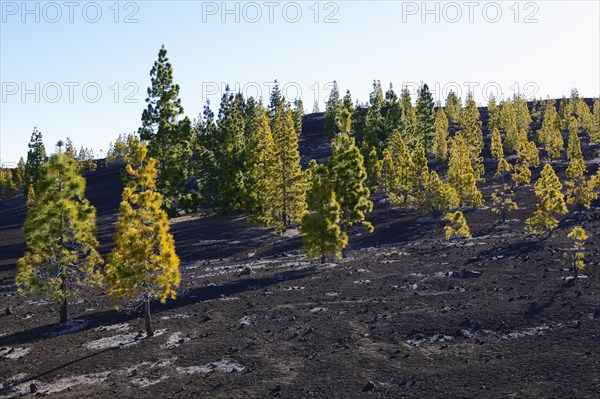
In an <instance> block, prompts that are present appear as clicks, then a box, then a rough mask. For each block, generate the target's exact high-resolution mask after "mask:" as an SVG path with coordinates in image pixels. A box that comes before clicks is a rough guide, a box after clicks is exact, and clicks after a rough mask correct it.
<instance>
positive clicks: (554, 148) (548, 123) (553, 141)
mask: <svg viewBox="0 0 600 399" xmlns="http://www.w3.org/2000/svg"><path fill="white" fill-rule="evenodd" d="M560 128H561V124H560V117H559V115H558V112H556V108H555V106H554V102H552V101H549V102H548V103H547V104H546V109H545V112H544V121H543V122H542V127H541V129H540V131H539V132H538V137H539V140H540V141H541V142H542V143H543V144H544V147H545V148H546V153H547V154H548V158H549V159H550V160H552V159H554V158H559V157H560V152H561V151H562V150H563V149H564V146H565V144H564V141H563V137H562V134H561V132H560Z"/></svg>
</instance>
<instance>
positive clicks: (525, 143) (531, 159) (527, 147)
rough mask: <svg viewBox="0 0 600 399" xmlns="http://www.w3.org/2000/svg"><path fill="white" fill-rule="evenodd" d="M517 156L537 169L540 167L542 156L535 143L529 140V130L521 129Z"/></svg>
mask: <svg viewBox="0 0 600 399" xmlns="http://www.w3.org/2000/svg"><path fill="white" fill-rule="evenodd" d="M517 156H518V157H519V158H520V159H522V160H523V162H526V163H527V164H528V165H531V166H533V167H535V168H537V167H538V166H540V155H539V152H538V149H537V146H536V145H535V143H534V142H533V141H529V140H528V139H527V130H525V129H521V131H520V132H519V141H518V144H517Z"/></svg>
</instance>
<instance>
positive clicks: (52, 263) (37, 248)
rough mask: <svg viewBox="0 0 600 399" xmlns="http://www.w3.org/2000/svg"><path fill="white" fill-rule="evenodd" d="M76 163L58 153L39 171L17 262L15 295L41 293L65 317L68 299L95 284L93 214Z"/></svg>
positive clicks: (98, 261) (96, 263)
mask: <svg viewBox="0 0 600 399" xmlns="http://www.w3.org/2000/svg"><path fill="white" fill-rule="evenodd" d="M76 170H77V166H76V161H75V160H74V159H73V158H72V157H69V156H67V155H65V154H64V153H63V152H62V142H59V152H58V153H57V154H54V155H52V156H51V157H50V159H49V160H48V162H47V163H46V164H44V165H43V166H42V167H41V168H40V169H39V175H38V176H37V177H38V182H37V199H36V205H35V206H34V207H30V208H29V213H28V214H27V218H26V219H25V224H24V226H23V231H24V235H25V243H26V244H27V252H26V253H25V255H24V256H23V257H22V258H21V259H19V261H18V262H17V269H18V274H17V277H16V280H15V281H16V283H17V285H18V286H20V288H19V292H21V293H25V294H32V293H39V294H42V295H47V296H48V297H50V298H51V300H52V301H54V302H56V303H57V304H59V305H60V322H61V323H65V322H66V321H67V318H68V300H69V298H71V297H73V296H75V295H76V294H77V292H78V289H79V288H80V287H81V286H84V285H86V284H89V283H90V282H98V281H99V274H98V271H97V270H96V266H99V265H100V264H102V258H101V257H100V255H99V254H98V252H97V251H96V247H97V246H98V241H97V240H96V237H95V233H96V210H95V208H94V207H93V206H92V205H90V203H89V201H88V200H87V199H85V197H84V193H85V179H84V178H83V177H81V176H80V175H78V174H77V172H76Z"/></svg>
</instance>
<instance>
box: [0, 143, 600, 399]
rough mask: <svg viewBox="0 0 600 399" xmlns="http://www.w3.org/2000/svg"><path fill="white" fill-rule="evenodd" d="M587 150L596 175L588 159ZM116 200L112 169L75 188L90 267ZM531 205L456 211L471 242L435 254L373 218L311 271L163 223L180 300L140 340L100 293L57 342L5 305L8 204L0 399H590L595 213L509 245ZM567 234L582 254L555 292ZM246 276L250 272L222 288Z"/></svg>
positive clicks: (188, 225)
mask: <svg viewBox="0 0 600 399" xmlns="http://www.w3.org/2000/svg"><path fill="white" fill-rule="evenodd" d="M326 141H327V140H321V141H318V146H322V144H323V143H325V142H326ZM305 144H306V143H305ZM313 147H314V146H313ZM586 148H587V149H586V151H587V155H586V156H587V157H588V158H587V159H592V162H591V163H590V164H589V165H588V168H589V169H590V172H595V170H596V168H597V164H598V158H597V152H598V147H595V148H593V147H589V146H588V147H586ZM318 151H320V150H318V149H317V150H315V152H318ZM486 166H487V169H488V172H489V173H493V170H492V169H493V165H486ZM557 169H559V171H560V170H563V169H564V166H563V167H562V168H557ZM540 170H541V168H538V169H537V170H536V171H534V178H535V177H537V175H538V174H539V171H540ZM559 173H562V172H559ZM492 184H493V183H491V180H490V179H488V182H487V183H486V184H485V185H484V186H483V188H482V191H483V194H484V196H485V197H486V199H488V200H489V196H490V194H491V191H492V190H493V186H492ZM119 195H120V183H119V178H118V171H117V170H116V169H102V170H101V171H99V172H97V173H95V174H93V175H90V176H89V178H88V197H89V198H90V200H91V201H92V202H93V204H94V205H95V206H96V207H97V210H98V231H99V237H100V240H101V243H102V247H101V249H102V253H103V254H106V253H107V251H108V250H109V249H110V243H111V236H112V234H113V232H114V228H113V224H114V221H115V219H116V209H117V205H118V202H119ZM376 199H377V198H376ZM534 201H535V198H533V195H532V188H531V187H526V188H525V189H522V190H520V191H519V192H518V202H519V205H520V207H521V209H520V211H518V212H517V213H515V214H513V215H511V216H510V220H509V221H508V222H507V223H505V224H498V225H494V220H495V219H496V218H495V216H494V215H493V214H492V213H491V211H490V210H489V209H487V208H483V209H480V210H477V211H472V210H466V211H465V215H466V217H467V220H468V222H469V224H470V227H471V232H472V233H473V239H467V240H455V241H450V242H447V241H445V240H443V223H442V222H441V221H439V220H435V219H424V218H421V217H420V215H418V214H416V213H414V212H406V211H400V210H394V209H392V210H389V211H386V210H385V208H384V206H383V205H382V204H381V203H380V202H379V201H377V202H378V203H377V206H376V209H375V211H374V212H373V213H372V214H371V215H370V220H371V221H372V222H373V223H374V225H375V232H374V233H373V234H368V233H366V232H364V231H361V230H359V229H357V230H353V231H352V232H351V243H350V247H349V251H348V253H347V257H346V258H345V259H343V260H341V261H336V262H333V263H327V264H324V265H321V264H313V263H310V262H308V261H307V260H306V259H305V258H304V255H303V251H302V246H301V239H300V237H299V236H298V235H297V232H295V231H293V230H292V231H289V232H288V233H287V234H286V235H285V236H275V235H273V234H272V233H271V232H270V230H268V229H265V228H261V227H257V226H255V225H252V224H250V223H248V222H247V221H246V220H245V218H244V217H243V215H236V216H232V217H228V218H226V217H222V216H207V217H200V216H196V217H190V216H186V217H181V218H178V219H175V220H173V221H172V231H173V233H174V235H175V239H176V243H177V251H178V253H179V255H180V257H181V259H182V266H181V269H182V272H183V283H182V287H181V289H180V292H179V296H178V299H177V300H176V301H169V302H167V304H166V305H160V304H156V305H155V306H154V322H155V328H156V329H157V330H158V334H157V336H156V337H154V338H150V339H147V338H145V337H144V334H141V333H138V332H139V331H140V330H142V329H143V323H142V320H140V318H139V314H126V313H117V312H115V311H113V310H111V308H110V306H109V303H108V301H107V298H106V297H105V296H104V295H103V294H102V293H101V292H99V291H89V292H86V293H85V295H82V297H81V299H78V300H76V301H75V303H74V304H73V305H72V306H71V308H70V315H71V317H73V320H72V321H71V322H69V323H68V325H67V326H59V325H56V324H55V323H56V321H57V319H58V313H57V309H56V307H55V306H52V305H50V304H48V303H47V302H46V301H44V300H40V299H39V298H24V297H20V296H18V295H17V293H16V287H15V286H14V276H15V274H16V270H15V263H16V260H17V259H18V257H20V256H21V255H22V254H23V252H24V250H25V247H24V244H23V239H22V237H21V234H20V225H21V223H22V221H23V218H24V216H25V208H24V205H23V198H22V196H21V197H19V198H16V199H15V200H12V201H8V202H6V201H5V202H2V203H1V204H0V218H1V226H0V237H1V242H0V250H1V255H2V256H1V261H0V310H1V311H2V315H1V316H0V384H1V385H0V398H1V397H14V396H18V395H26V394H31V393H30V392H31V390H32V389H33V390H37V391H38V392H37V393H38V394H46V393H50V394H52V396H53V397H65V398H79V397H81V396H83V395H85V396H86V397H124V398H125V397H135V398H145V397H155V398H172V397H181V398H188V397H189V398H205V397H211V398H213V397H214V398H237V397H240V398H242V397H243V398H249V397H257V398H268V397H281V398H305V397H318V398H361V397H365V398H367V397H382V398H400V397H413V398H462V397H465V398H481V397H494V398H495V397H498V398H512V397H514V398H524V397H527V398H539V397H548V398H559V397H563V398H597V397H598V396H599V393H600V268H599V266H600V246H599V245H598V244H599V242H600V203H599V202H598V201H596V202H595V203H594V204H593V208H592V210H590V211H589V212H585V213H571V214H569V215H567V216H566V217H565V218H564V219H563V221H562V222H561V224H560V226H559V228H558V229H557V230H556V231H555V233H554V235H553V236H552V237H551V238H549V239H547V240H543V241H540V240H539V239H536V238H534V237H531V236H530V235H528V234H526V233H525V232H523V224H524V220H525V218H527V217H528V216H529V214H530V213H531V212H532V211H533V209H534V206H535V202H534ZM488 202H489V201H488ZM575 225H583V226H584V227H585V228H586V230H587V231H588V233H589V235H590V236H591V238H590V240H589V241H588V243H587V248H588V253H587V263H588V266H587V267H586V269H585V270H584V271H583V272H582V274H583V275H584V276H583V278H582V279H581V280H579V281H578V282H577V283H576V284H569V283H568V280H566V278H567V277H569V276H570V275H571V274H572V273H571V271H570V269H569V267H570V264H569V261H568V259H566V258H564V256H563V253H564V250H565V249H567V248H568V247H569V246H570V245H569V243H568V241H567V240H566V238H565V236H566V233H567V232H568V231H569V230H570V229H571V228H572V227H573V226H575ZM246 264H250V265H252V267H253V270H254V272H253V273H252V274H251V275H246V276H240V275H238V274H237V273H238V272H239V271H240V270H241V269H242V268H243V266H244V265H246ZM6 308H9V309H10V312H9V313H12V314H10V315H8V314H6V313H5V311H4V310H5V309H6ZM32 384H33V385H32Z"/></svg>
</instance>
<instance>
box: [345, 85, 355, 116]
mask: <svg viewBox="0 0 600 399" xmlns="http://www.w3.org/2000/svg"><path fill="white" fill-rule="evenodd" d="M342 107H343V109H345V110H346V111H348V112H349V113H350V115H352V114H354V104H353V103H352V95H351V94H350V90H346V94H345V95H344V98H343V99H342Z"/></svg>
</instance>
